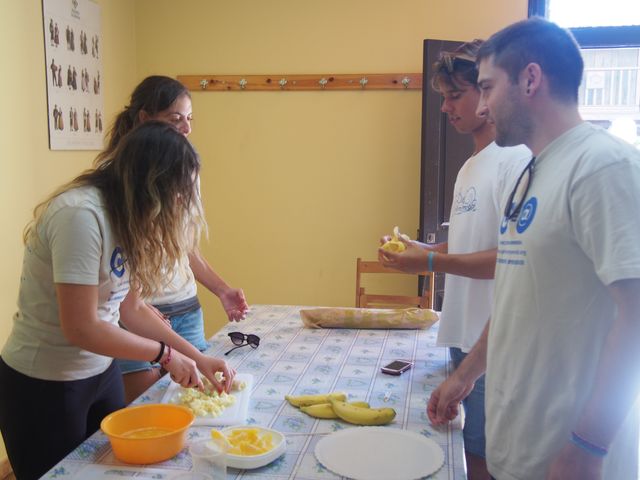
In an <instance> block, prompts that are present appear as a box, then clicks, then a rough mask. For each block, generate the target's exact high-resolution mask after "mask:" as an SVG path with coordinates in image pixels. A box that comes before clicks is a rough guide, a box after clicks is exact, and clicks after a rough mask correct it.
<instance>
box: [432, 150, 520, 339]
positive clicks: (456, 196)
mask: <svg viewBox="0 0 640 480" xmlns="http://www.w3.org/2000/svg"><path fill="white" fill-rule="evenodd" d="M530 159H531V152H530V151H529V149H528V148H527V147H525V146H524V145H519V146H517V147H509V148H501V147H499V146H497V145H496V144H495V142H492V143H490V144H489V145H487V146H486V147H485V148H484V149H482V150H481V151H480V152H478V153H477V154H476V155H474V156H472V157H471V158H469V159H468V160H467V161H466V162H465V163H464V165H463V166H462V168H460V171H459V172H458V176H457V178H456V183H455V186H454V191H453V204H452V206H451V215H450V220H449V245H448V252H449V253H473V252H478V251H482V250H488V249H490V248H495V247H496V246H497V245H498V236H497V231H498V226H499V225H500V219H501V218H502V212H501V211H500V198H501V195H502V192H503V191H504V190H505V189H507V188H509V187H510V186H511V185H513V184H515V181H516V180H517V178H518V175H520V173H521V172H522V170H523V169H524V168H525V166H526V165H527V162H528V161H529V160H530ZM492 301H493V280H478V279H472V278H468V277H461V276H458V275H451V274H446V276H445V294H444V302H443V306H442V314H441V316H440V327H439V329H438V345H441V346H447V347H457V348H460V349H462V351H463V352H468V351H469V350H470V349H471V347H472V346H473V344H474V343H476V341H477V340H478V338H479V337H480V334H481V333H482V330H483V328H484V326H485V324H486V323H487V320H488V319H489V315H490V314H491V304H492Z"/></svg>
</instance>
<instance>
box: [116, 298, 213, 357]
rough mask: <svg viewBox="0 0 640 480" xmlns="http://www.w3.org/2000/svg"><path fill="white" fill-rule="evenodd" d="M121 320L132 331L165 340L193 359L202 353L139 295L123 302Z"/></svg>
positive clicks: (142, 335) (150, 337) (154, 338)
mask: <svg viewBox="0 0 640 480" xmlns="http://www.w3.org/2000/svg"><path fill="white" fill-rule="evenodd" d="M131 295H132V294H131ZM120 320H121V321H122V323H123V324H124V326H125V327H127V329H128V330H129V331H130V332H132V333H135V334H136V335H139V336H141V337H145V338H149V339H152V340H156V341H158V342H160V341H163V342H165V343H166V344H167V345H171V347H172V348H175V349H176V350H178V351H179V352H181V353H183V354H185V355H186V356H188V357H190V358H191V359H193V360H196V359H197V358H198V357H199V356H200V355H201V353H200V351H199V350H198V349H197V348H195V347H194V346H193V345H192V344H191V343H189V341H187V340H185V339H184V338H182V337H181V336H180V335H178V334H177V333H176V332H174V331H173V330H172V329H171V327H169V326H168V325H167V324H166V323H165V322H163V321H162V319H161V318H160V317H158V315H156V314H155V313H154V312H153V311H152V310H151V309H150V308H149V307H148V305H146V304H145V303H144V302H143V301H141V300H140V299H139V298H137V297H136V298H135V299H130V298H127V299H125V301H124V302H123V303H122V305H121V306H120Z"/></svg>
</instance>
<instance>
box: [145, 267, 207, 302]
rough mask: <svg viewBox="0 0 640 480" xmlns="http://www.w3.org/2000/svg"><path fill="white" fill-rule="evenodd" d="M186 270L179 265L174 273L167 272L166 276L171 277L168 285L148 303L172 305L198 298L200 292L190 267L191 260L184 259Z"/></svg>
mask: <svg viewBox="0 0 640 480" xmlns="http://www.w3.org/2000/svg"><path fill="white" fill-rule="evenodd" d="M183 262H184V264H185V265H186V268H180V267H179V266H178V265H176V266H175V268H174V269H173V270H172V271H167V272H166V274H165V277H166V276H169V275H170V276H171V277H170V280H169V282H168V284H167V285H165V286H164V287H163V289H162V292H161V293H159V294H157V295H155V296H154V297H153V298H150V299H148V300H147V301H148V302H149V303H151V304H152V305H170V304H172V303H177V302H181V301H183V300H188V299H189V298H193V297H195V296H196V294H197V292H198V290H197V286H196V280H195V278H194V276H193V272H192V271H191V268H190V267H189V259H188V258H186V256H185V258H184V259H183Z"/></svg>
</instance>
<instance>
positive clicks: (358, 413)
mask: <svg viewBox="0 0 640 480" xmlns="http://www.w3.org/2000/svg"><path fill="white" fill-rule="evenodd" d="M331 407H332V408H333V411H334V412H335V414H336V415H337V416H338V417H340V418H341V419H342V420H344V421H345V422H349V423H353V424H354V425H386V424H387V423H391V422H392V421H393V419H394V418H395V417H396V411H395V410H394V409H393V408H388V407H387V408H368V407H366V408H365V407H359V406H357V405H353V404H352V403H347V402H344V401H340V400H333V399H332V400H331Z"/></svg>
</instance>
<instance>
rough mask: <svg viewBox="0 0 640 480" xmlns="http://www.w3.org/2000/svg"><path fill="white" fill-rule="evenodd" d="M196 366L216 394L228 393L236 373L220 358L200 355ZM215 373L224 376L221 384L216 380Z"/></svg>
mask: <svg viewBox="0 0 640 480" xmlns="http://www.w3.org/2000/svg"><path fill="white" fill-rule="evenodd" d="M197 365H198V369H199V370H200V371H201V372H202V374H203V375H204V376H205V377H207V379H208V380H209V381H210V382H211V384H212V385H213V387H214V388H215V389H216V390H217V391H218V393H221V392H223V391H224V392H227V393H229V391H230V390H231V386H232V385H233V379H234V377H235V376H236V371H235V370H234V369H233V368H231V367H230V366H229V365H228V364H227V362H225V361H224V360H222V359H221V358H216V357H209V356H207V355H203V354H202V355H200V357H199V358H198V360H197ZM216 372H222V375H223V376H224V381H223V382H220V381H219V380H218V379H217V378H216Z"/></svg>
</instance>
